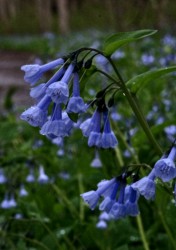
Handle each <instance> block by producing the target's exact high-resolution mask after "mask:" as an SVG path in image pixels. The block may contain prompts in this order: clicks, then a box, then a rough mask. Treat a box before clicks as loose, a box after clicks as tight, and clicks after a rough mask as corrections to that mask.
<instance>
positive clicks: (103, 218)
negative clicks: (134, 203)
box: [98, 211, 111, 221]
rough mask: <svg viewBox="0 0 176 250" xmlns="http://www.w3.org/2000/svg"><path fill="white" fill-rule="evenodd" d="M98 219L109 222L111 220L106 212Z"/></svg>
mask: <svg viewBox="0 0 176 250" xmlns="http://www.w3.org/2000/svg"><path fill="white" fill-rule="evenodd" d="M98 218H99V220H104V221H109V220H110V219H111V217H110V216H109V214H108V213H107V212H105V211H104V212H102V213H101V214H100V216H99V217H98Z"/></svg>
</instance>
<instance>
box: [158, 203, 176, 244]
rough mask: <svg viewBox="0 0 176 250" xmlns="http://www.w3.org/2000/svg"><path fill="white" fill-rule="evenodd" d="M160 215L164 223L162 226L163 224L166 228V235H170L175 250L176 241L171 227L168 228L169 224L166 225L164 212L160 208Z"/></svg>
mask: <svg viewBox="0 0 176 250" xmlns="http://www.w3.org/2000/svg"><path fill="white" fill-rule="evenodd" d="M158 213H159V216H160V218H161V222H162V224H163V227H164V229H165V231H166V233H167V235H168V237H169V239H170V241H171V242H172V245H173V247H174V248H173V249H176V241H175V239H174V238H173V236H172V233H171V231H170V229H169V227H168V225H167V223H166V221H165V219H164V216H163V212H162V210H161V209H159V208H158Z"/></svg>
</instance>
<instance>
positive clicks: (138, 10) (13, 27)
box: [0, 0, 176, 34]
mask: <svg viewBox="0 0 176 250" xmlns="http://www.w3.org/2000/svg"><path fill="white" fill-rule="evenodd" d="M148 27H149V28H154V29H159V30H162V31H163V32H166V31H167V32H171V33H172V32H175V31H176V3H175V1H174V0H126V1H124V0H84V1H82V0H46V1H43V0H30V1H28V0H25V1H24V0H8V1H7V0H0V33H1V34H16V33H18V34H19V33H20V34H26V33H33V34H36V33H41V32H48V31H49V32H55V33H69V32H70V31H78V30H79V31H80V30H85V29H91V28H97V29H100V30H103V31H104V30H105V31H107V30H111V29H112V30H116V31H127V30H132V29H141V28H142V29H144V28H148Z"/></svg>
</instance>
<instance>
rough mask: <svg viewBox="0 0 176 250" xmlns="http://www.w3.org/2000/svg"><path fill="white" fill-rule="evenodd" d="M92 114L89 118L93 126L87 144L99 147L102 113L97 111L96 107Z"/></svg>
mask: <svg viewBox="0 0 176 250" xmlns="http://www.w3.org/2000/svg"><path fill="white" fill-rule="evenodd" d="M94 114H95V115H94V116H93V117H92V119H91V123H94V125H93V128H92V130H91V131H90V134H89V138H88V145H89V147H92V146H96V147H98V148H100V147H101V117H102V113H101V112H99V111H98V109H97V110H96V111H95V113H94ZM90 125H91V124H90ZM90 125H89V126H90Z"/></svg>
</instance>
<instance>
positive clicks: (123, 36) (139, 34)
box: [103, 29, 157, 55]
mask: <svg viewBox="0 0 176 250" xmlns="http://www.w3.org/2000/svg"><path fill="white" fill-rule="evenodd" d="M156 32H157V31H156V30H149V29H146V30H136V31H131V32H119V33H117V34H114V35H111V36H110V37H108V38H107V39H106V40H105V43H104V46H103V51H104V52H105V54H107V55H111V54H112V53H114V52H115V51H116V50H117V49H118V48H120V47H121V46H123V45H125V44H127V43H129V42H132V41H136V40H138V39H141V38H144V37H147V36H151V35H153V34H155V33H156Z"/></svg>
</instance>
